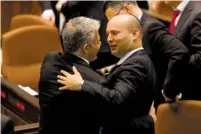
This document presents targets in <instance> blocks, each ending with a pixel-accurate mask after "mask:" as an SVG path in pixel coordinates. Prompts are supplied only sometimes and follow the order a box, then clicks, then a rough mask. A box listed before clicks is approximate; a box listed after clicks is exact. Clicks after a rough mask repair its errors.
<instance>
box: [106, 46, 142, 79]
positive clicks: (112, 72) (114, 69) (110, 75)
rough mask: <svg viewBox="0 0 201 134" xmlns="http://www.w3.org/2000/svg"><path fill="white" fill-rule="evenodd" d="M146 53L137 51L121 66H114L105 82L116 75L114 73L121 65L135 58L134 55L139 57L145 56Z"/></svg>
mask: <svg viewBox="0 0 201 134" xmlns="http://www.w3.org/2000/svg"><path fill="white" fill-rule="evenodd" d="M145 53H146V52H145V51H144V50H138V51H137V52H135V53H133V54H132V55H131V56H129V57H128V58H127V59H126V60H125V61H124V62H123V63H122V64H120V65H117V64H116V65H115V66H114V67H113V68H112V70H111V71H110V73H109V75H108V77H107V80H109V79H111V78H112V77H113V76H115V75H116V72H118V70H119V68H121V66H122V65H124V64H127V62H130V61H129V60H130V59H131V58H132V57H134V56H136V55H140V54H145Z"/></svg>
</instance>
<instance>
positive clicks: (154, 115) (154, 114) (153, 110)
mask: <svg viewBox="0 0 201 134" xmlns="http://www.w3.org/2000/svg"><path fill="white" fill-rule="evenodd" d="M149 115H150V116H151V117H152V118H153V120H154V122H156V119H157V118H156V110H155V108H154V102H153V103H152V105H151V108H150V110H149Z"/></svg>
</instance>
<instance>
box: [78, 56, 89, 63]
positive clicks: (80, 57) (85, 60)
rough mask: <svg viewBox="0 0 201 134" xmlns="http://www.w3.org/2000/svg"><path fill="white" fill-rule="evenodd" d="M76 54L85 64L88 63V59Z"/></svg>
mask: <svg viewBox="0 0 201 134" xmlns="http://www.w3.org/2000/svg"><path fill="white" fill-rule="evenodd" d="M76 56H77V57H79V58H81V59H83V60H84V61H85V62H86V63H87V64H89V61H88V60H87V59H85V58H83V57H81V56H78V55H76Z"/></svg>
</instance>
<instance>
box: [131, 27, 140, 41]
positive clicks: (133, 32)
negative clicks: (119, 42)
mask: <svg viewBox="0 0 201 134" xmlns="http://www.w3.org/2000/svg"><path fill="white" fill-rule="evenodd" d="M132 34H133V40H136V39H137V38H138V37H139V35H140V30H139V29H133V31H132Z"/></svg>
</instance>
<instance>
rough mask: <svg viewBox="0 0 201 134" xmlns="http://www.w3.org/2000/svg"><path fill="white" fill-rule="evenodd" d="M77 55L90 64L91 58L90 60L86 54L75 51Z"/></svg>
mask: <svg viewBox="0 0 201 134" xmlns="http://www.w3.org/2000/svg"><path fill="white" fill-rule="evenodd" d="M73 54H74V55H75V56H77V57H79V58H81V59H83V60H84V61H86V62H87V63H88V64H89V60H88V58H87V57H86V56H85V55H83V54H80V53H76V52H75V53H73Z"/></svg>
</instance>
